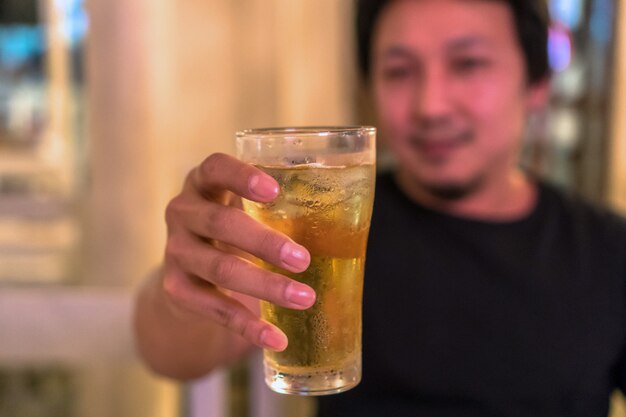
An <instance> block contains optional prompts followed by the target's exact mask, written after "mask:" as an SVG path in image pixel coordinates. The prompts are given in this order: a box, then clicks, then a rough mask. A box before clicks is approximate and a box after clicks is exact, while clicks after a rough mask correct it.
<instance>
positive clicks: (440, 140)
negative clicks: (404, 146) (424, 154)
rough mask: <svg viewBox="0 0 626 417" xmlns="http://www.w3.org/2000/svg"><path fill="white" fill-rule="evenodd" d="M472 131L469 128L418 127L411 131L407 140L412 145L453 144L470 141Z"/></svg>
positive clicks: (472, 136)
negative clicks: (418, 128)
mask: <svg viewBox="0 0 626 417" xmlns="http://www.w3.org/2000/svg"><path fill="white" fill-rule="evenodd" d="M473 139H474V133H473V132H472V130H471V129H464V128H446V129H420V130H416V131H414V132H412V133H411V135H410V136H409V141H410V142H411V144H413V145H417V146H421V145H433V144H442V145H455V144H462V143H468V142H471V141H472V140H473Z"/></svg>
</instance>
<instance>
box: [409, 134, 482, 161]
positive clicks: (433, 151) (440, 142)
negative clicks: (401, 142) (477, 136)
mask: <svg viewBox="0 0 626 417" xmlns="http://www.w3.org/2000/svg"><path fill="white" fill-rule="evenodd" d="M472 138H473V135H472V134H471V132H467V131H466V132H461V133H459V134H455V135H448V136H426V135H414V136H412V137H411V138H410V139H409V143H410V144H411V147H412V148H413V149H415V150H416V151H417V152H418V153H419V154H420V155H422V156H423V157H424V158H425V159H426V160H429V161H432V162H442V161H444V160H447V159H448V158H450V157H451V156H452V155H453V154H454V153H455V152H456V151H457V150H459V149H461V148H462V147H463V146H465V145H467V144H468V143H470V142H472Z"/></svg>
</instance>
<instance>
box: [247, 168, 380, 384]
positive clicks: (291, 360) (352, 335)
mask: <svg viewBox="0 0 626 417" xmlns="http://www.w3.org/2000/svg"><path fill="white" fill-rule="evenodd" d="M259 168H261V169H262V170H264V171H265V172H267V173H268V174H269V175H271V176H272V177H274V179H276V181H277V182H278V184H279V185H280V190H281V192H280V194H279V196H278V197H277V198H276V199H275V200H274V201H272V202H270V203H256V202H251V201H244V208H245V210H246V212H247V213H249V214H250V215H251V216H252V217H254V218H255V219H257V220H258V221H260V222H262V223H264V224H267V225H269V226H270V227H272V228H274V229H277V230H279V231H281V232H283V233H285V234H286V235H288V236H290V237H291V238H292V239H293V240H294V241H296V242H298V243H300V244H301V245H303V246H304V247H306V248H307V249H308V250H309V252H310V254H311V264H310V266H309V268H308V269H307V270H306V271H305V272H303V273H299V274H295V273H289V272H287V271H284V270H281V269H278V268H276V267H274V266H271V265H267V264H264V266H265V267H266V268H268V269H272V270H274V271H276V272H280V273H282V274H284V275H287V276H289V277H291V278H293V279H295V280H298V281H300V282H303V283H305V284H307V285H309V286H311V287H312V288H313V289H314V290H315V292H316V294H317V300H316V302H315V304H314V305H313V306H312V307H311V308H309V309H307V310H292V309H287V308H283V307H279V306H276V305H274V304H271V303H269V302H265V301H262V302H261V311H262V317H263V319H265V320H267V321H268V322H270V323H273V324H275V325H276V326H278V327H279V328H280V329H281V330H283V331H284V332H285V334H286V335H287V337H288V338H289V345H288V347H287V349H286V350H285V351H283V352H272V351H266V352H265V363H266V368H269V370H270V372H271V373H272V374H273V375H274V381H275V382H276V381H278V382H279V383H280V382H281V381H283V382H285V386H284V387H280V386H276V385H274V386H272V388H273V389H275V390H279V391H281V390H282V392H291V391H293V392H298V391H299V390H300V389H301V387H299V386H298V384H299V382H298V381H302V384H303V385H305V383H306V387H307V390H309V392H308V393H309V394H315V393H316V391H319V393H320V394H323V393H328V392H339V391H343V390H345V389H348V388H350V387H352V386H354V385H356V384H357V383H358V382H359V380H360V365H361V300H362V295H363V270H364V263H365V249H366V245H367V236H368V232H369V224H370V218H371V214H372V204H373V196H374V178H375V169H374V165H371V164H367V165H357V166H346V167H327V166H318V165H315V164H305V165H296V166H291V167H269V166H259ZM316 380H319V386H318V387H317V388H316V386H315V385H316V382H315V381H316ZM287 381H289V382H288V383H287Z"/></svg>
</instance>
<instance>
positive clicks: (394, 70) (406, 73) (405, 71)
mask: <svg viewBox="0 0 626 417" xmlns="http://www.w3.org/2000/svg"><path fill="white" fill-rule="evenodd" d="M382 73H383V78H385V79H386V80H403V79H406V78H408V77H410V76H411V69H410V68H407V67H391V68H385V69H383V71H382Z"/></svg>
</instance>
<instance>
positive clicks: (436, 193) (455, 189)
mask: <svg viewBox="0 0 626 417" xmlns="http://www.w3.org/2000/svg"><path fill="white" fill-rule="evenodd" d="M416 182H417V185H418V187H419V188H421V189H422V190H424V191H425V192H426V193H427V194H429V195H430V196H431V197H433V198H435V199H437V200H440V201H446V202H453V201H459V200H463V199H464V198H467V197H469V196H471V195H472V194H474V193H476V192H478V191H480V189H481V188H482V186H483V184H484V179H483V177H482V176H481V175H479V176H476V177H475V178H472V179H471V180H469V181H466V182H464V183H448V184H433V183H428V182H424V181H420V180H419V179H417V180H416Z"/></svg>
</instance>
